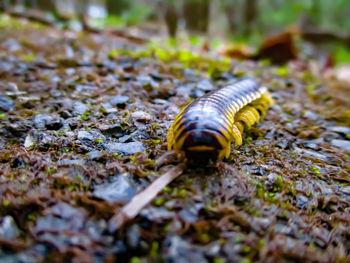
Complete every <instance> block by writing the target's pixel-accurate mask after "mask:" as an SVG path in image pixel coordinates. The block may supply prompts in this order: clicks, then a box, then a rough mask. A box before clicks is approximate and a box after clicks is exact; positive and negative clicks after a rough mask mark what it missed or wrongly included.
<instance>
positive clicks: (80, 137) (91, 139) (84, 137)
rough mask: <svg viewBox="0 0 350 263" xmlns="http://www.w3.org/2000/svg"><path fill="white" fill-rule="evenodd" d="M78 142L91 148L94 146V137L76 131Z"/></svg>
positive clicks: (84, 132)
mask: <svg viewBox="0 0 350 263" xmlns="http://www.w3.org/2000/svg"><path fill="white" fill-rule="evenodd" d="M78 140H79V141H81V142H82V143H83V144H84V145H86V146H92V145H93V144H94V136H93V135H92V134H91V133H90V132H87V131H78Z"/></svg>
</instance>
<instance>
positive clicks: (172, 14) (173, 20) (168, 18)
mask: <svg viewBox="0 0 350 263" xmlns="http://www.w3.org/2000/svg"><path fill="white" fill-rule="evenodd" d="M164 18H165V23H166V25H167V28H168V33H169V36H171V37H176V32H177V23H178V19H179V18H178V14H177V10H176V7H175V6H174V5H173V4H171V3H168V4H166V6H165V14H164Z"/></svg>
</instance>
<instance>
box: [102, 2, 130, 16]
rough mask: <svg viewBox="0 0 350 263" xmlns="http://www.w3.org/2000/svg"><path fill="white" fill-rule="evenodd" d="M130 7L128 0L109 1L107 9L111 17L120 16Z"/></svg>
mask: <svg viewBox="0 0 350 263" xmlns="http://www.w3.org/2000/svg"><path fill="white" fill-rule="evenodd" d="M129 6H130V3H129V1H128V0H107V1H106V7H107V11H108V14H109V15H120V14H121V13H122V12H123V11H124V10H125V9H127V8H128V7H129Z"/></svg>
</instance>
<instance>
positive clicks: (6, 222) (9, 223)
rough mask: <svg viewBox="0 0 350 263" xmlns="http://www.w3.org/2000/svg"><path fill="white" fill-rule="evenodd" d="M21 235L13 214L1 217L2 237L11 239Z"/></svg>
mask: <svg viewBox="0 0 350 263" xmlns="http://www.w3.org/2000/svg"><path fill="white" fill-rule="evenodd" d="M18 235H19V230H18V228H17V226H16V224H15V221H14V220H13V218H12V217H11V216H5V217H3V218H1V219H0V238H1V239H7V240H11V239H14V238H16V237H17V236H18Z"/></svg>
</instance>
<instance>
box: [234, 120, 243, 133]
mask: <svg viewBox="0 0 350 263" xmlns="http://www.w3.org/2000/svg"><path fill="white" fill-rule="evenodd" d="M234 125H235V126H236V127H234V128H237V129H238V131H239V132H240V134H242V133H243V131H244V124H243V123H242V122H241V121H236V122H235V124H234Z"/></svg>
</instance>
